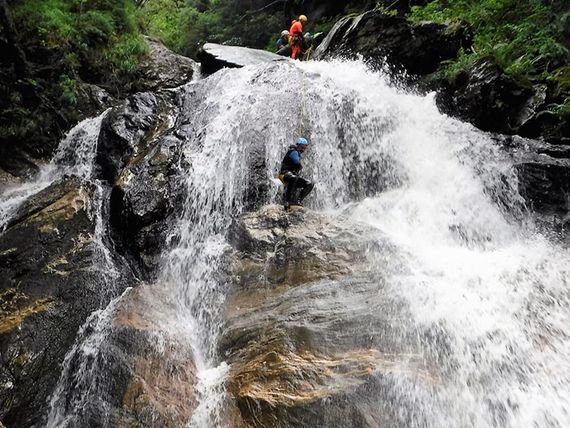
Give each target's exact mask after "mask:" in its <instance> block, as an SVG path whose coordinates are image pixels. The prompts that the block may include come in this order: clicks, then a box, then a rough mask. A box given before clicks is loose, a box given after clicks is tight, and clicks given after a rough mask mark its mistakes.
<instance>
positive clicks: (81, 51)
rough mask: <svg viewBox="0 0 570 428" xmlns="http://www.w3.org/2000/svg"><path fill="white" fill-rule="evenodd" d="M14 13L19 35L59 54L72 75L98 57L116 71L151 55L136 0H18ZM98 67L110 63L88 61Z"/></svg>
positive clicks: (131, 66) (91, 65) (130, 68)
mask: <svg viewBox="0 0 570 428" xmlns="http://www.w3.org/2000/svg"><path fill="white" fill-rule="evenodd" d="M12 15H13V18H14V21H15V22H16V23H17V24H18V29H19V33H20V38H21V39H22V40H27V41H30V42H31V43H34V44H36V43H37V44H39V45H41V46H44V47H46V48H50V49H52V52H55V53H59V55H60V56H61V57H62V58H63V60H62V61H61V66H62V68H63V71H64V72H65V73H67V74H69V75H76V74H77V73H78V70H79V69H80V68H81V67H82V66H84V65H85V64H83V62H85V61H86V60H88V61H89V60H93V59H95V58H97V59H101V58H102V59H103V60H108V61H109V62H110V64H109V65H111V67H112V69H114V70H118V71H121V72H123V71H134V70H135V68H136V64H137V60H138V58H139V57H140V56H141V55H144V54H145V53H146V51H145V50H144V49H143V48H142V46H141V45H142V43H144V41H143V40H142V39H141V38H140V36H139V31H138V26H137V16H136V7H135V4H134V2H133V0H19V1H17V2H16V3H15V4H14V6H13V9H12ZM101 51H104V52H105V55H103V56H101V55H100V54H99V53H100V52H101ZM93 66H95V67H99V68H102V69H104V68H106V67H107V64H105V63H99V64H89V68H93Z"/></svg>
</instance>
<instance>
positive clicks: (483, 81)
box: [437, 60, 536, 134]
mask: <svg viewBox="0 0 570 428" xmlns="http://www.w3.org/2000/svg"><path fill="white" fill-rule="evenodd" d="M534 97H535V90H534V89H533V88H532V86H530V85H525V84H522V83H521V82H520V81H518V80H516V79H514V78H513V77H511V76H508V75H506V74H505V73H504V72H503V71H502V70H501V68H500V67H499V66H498V65H497V64H495V63H494V62H492V61H490V60H484V61H481V62H479V63H476V64H475V65H473V66H472V67H471V68H470V69H468V70H467V71H465V72H462V73H461V74H460V75H459V76H458V77H457V78H456V79H455V80H454V81H453V82H451V83H450V84H449V86H448V87H447V88H444V89H443V90H442V91H441V92H440V93H439V94H438V97H437V103H438V106H439V108H440V109H441V110H442V111H443V112H444V113H448V114H450V115H452V116H455V117H459V118H461V119H463V120H465V121H468V122H470V123H472V124H474V125H475V126H477V127H478V128H480V129H482V130H484V131H492V132H500V133H504V134H513V133H515V132H516V131H517V129H518V128H519V127H520V126H521V125H522V123H523V122H525V121H526V120H527V119H528V118H529V115H530V114H532V112H533V111H534V110H535V109H536V107H534V108H531V105H532V102H533V99H534Z"/></svg>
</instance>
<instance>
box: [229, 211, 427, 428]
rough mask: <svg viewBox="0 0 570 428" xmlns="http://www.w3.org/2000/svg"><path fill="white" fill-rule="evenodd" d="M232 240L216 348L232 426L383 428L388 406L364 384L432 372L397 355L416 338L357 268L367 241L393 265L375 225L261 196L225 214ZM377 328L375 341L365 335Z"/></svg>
mask: <svg viewBox="0 0 570 428" xmlns="http://www.w3.org/2000/svg"><path fill="white" fill-rule="evenodd" d="M232 240H233V242H234V246H235V248H236V250H237V252H236V253H235V254H234V255H233V256H232V261H233V270H232V272H233V275H234V276H233V277H234V278H235V282H236V284H235V287H234V289H233V291H232V292H231V293H230V296H229V298H228V302H227V311H226V315H225V317H226V328H225V329H224V334H223V337H222V339H221V341H220V346H219V351H220V354H221V355H222V358H224V359H225V360H226V361H228V363H230V364H231V371H230V378H229V380H228V390H229V392H230V395H231V398H232V400H233V402H234V405H235V406H236V407H237V408H238V409H239V414H238V415H237V416H234V420H233V421H232V423H231V425H232V426H241V425H243V424H244V423H245V424H248V425H250V426H255V427H263V426H300V427H313V426H330V427H346V426H355V427H356V426H368V425H370V426H390V424H392V425H394V421H395V420H397V418H396V415H392V414H390V413H389V411H387V410H385V409H384V408H383V405H382V402H381V399H380V396H379V394H371V393H370V391H371V390H381V388H382V385H383V384H387V383H390V382H393V381H394V379H395V378H396V377H397V378H398V379H399V381H401V382H404V383H405V382H410V383H415V382H419V383H426V384H429V383H430V382H436V381H437V378H436V376H435V375H432V374H430V373H427V372H426V371H425V370H424V369H420V368H419V367H418V364H417V361H416V360H415V357H413V356H412V357H410V358H407V363H404V364H402V363H401V359H400V358H401V355H400V354H401V353H404V352H409V353H410V354H411V353H412V351H413V349H414V347H415V346H417V344H414V343H413V341H412V340H411V338H407V337H405V335H404V334H403V333H402V332H401V331H398V325H399V324H398V323H393V324H392V322H391V320H392V318H393V317H397V316H399V315H397V314H398V312H399V311H400V310H401V305H400V304H398V302H393V301H390V298H389V297H388V295H382V294H380V295H379V294H378V281H380V282H381V281H382V279H381V276H379V275H376V273H375V272H370V271H367V270H366V269H364V266H365V263H364V262H365V260H366V258H367V257H368V254H369V251H370V250H371V249H372V248H374V250H375V251H379V252H380V253H381V254H385V255H386V256H385V259H384V260H383V262H380V263H379V266H381V267H380V270H382V272H383V273H384V274H387V273H388V272H390V271H391V270H397V269H399V268H400V262H399V261H398V260H397V257H396V256H393V255H394V254H395V253H394V251H392V248H391V245H390V244H389V243H388V242H384V243H383V244H378V242H382V241H381V240H380V241H379V240H378V232H375V231H372V230H370V229H368V228H366V227H364V226H362V225H359V224H354V223H351V222H350V221H349V220H347V219H345V220H343V219H342V218H334V219H333V218H330V217H327V216H326V215H323V214H318V213H314V212H310V211H305V210H294V211H292V212H290V213H286V212H285V211H284V210H283V209H282V208H281V207H277V206H268V207H264V208H262V209H261V210H259V211H258V212H256V213H250V214H246V215H245V216H243V217H242V219H241V220H240V221H238V222H236V224H235V225H234V228H233V231H232ZM400 325H401V324H400ZM355 326H367V327H366V328H364V329H363V328H360V329H358V328H355ZM377 329H378V330H377ZM380 329H382V331H386V334H385V335H384V337H383V338H382V340H381V343H380V342H379V339H378V337H377V336H375V335H369V334H367V331H369V330H374V331H379V330H380ZM346 331H351V332H352V333H351V334H350V335H347V334H345V333H344V332H346ZM355 331H356V332H357V333H354V332H355ZM397 359H400V360H399V361H400V362H399V363H397V362H396V360H397ZM404 359H406V358H404Z"/></svg>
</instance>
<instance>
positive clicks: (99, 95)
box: [77, 83, 117, 118]
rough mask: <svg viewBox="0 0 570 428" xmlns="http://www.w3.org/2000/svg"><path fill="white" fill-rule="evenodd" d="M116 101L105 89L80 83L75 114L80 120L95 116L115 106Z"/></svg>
mask: <svg viewBox="0 0 570 428" xmlns="http://www.w3.org/2000/svg"><path fill="white" fill-rule="evenodd" d="M116 103H117V100H116V99H115V98H114V97H113V96H112V95H111V94H109V92H107V91H106V90H105V89H103V88H101V87H99V86H97V85H91V84H89V83H81V84H80V85H79V90H78V94H77V112H78V113H79V114H80V117H81V118H86V117H92V116H97V115H98V114H101V113H102V112H103V111H104V110H105V109H107V108H109V107H111V106H112V105H114V104H116Z"/></svg>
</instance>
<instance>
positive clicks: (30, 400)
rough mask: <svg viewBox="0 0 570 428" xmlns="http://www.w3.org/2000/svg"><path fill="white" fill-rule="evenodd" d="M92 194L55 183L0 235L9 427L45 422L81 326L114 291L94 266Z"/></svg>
mask: <svg viewBox="0 0 570 428" xmlns="http://www.w3.org/2000/svg"><path fill="white" fill-rule="evenodd" d="M93 192H94V189H93V188H92V187H91V186H89V185H85V184H82V183H80V182H79V180H77V179H73V178H67V179H64V180H62V181H59V182H57V183H54V184H53V185H51V186H49V187H48V188H46V189H44V190H43V191H41V192H39V193H38V194H36V195H35V196H33V197H32V199H31V200H30V201H28V203H27V204H24V205H23V206H22V207H21V208H20V210H19V211H18V212H17V214H16V215H15V216H14V217H13V218H12V220H11V222H10V224H9V225H8V226H7V229H6V230H5V231H4V232H3V233H2V234H1V235H0V278H1V280H0V294H1V296H0V302H1V308H0V314H1V316H0V320H1V321H0V351H1V352H0V355H1V361H0V403H2V404H1V406H0V420H2V421H3V422H4V423H5V424H6V425H7V426H18V427H28V426H32V425H35V426H41V425H43V423H42V417H43V416H44V415H45V409H46V402H47V401H48V398H49V396H50V394H51V393H52V391H53V389H54V387H55V384H56V382H57V380H58V377H59V374H60V364H61V363H62V362H63V359H64V356H65V354H66V352H67V351H68V349H69V348H70V346H71V344H72V343H73V340H74V338H75V335H76V333H77V331H78V329H79V327H80V326H81V325H82V324H83V323H84V322H85V320H86V318H87V316H88V315H89V314H90V313H91V312H92V311H93V310H95V309H97V308H98V307H99V305H100V304H101V302H102V301H103V302H104V300H105V297H102V296H103V295H104V294H105V293H108V295H112V293H113V290H111V289H108V284H107V283H106V280H105V278H106V277H109V272H108V271H105V272H103V271H102V270H99V269H94V268H93V261H94V260H95V259H96V258H97V257H99V256H100V247H99V245H100V244H99V242H98V237H97V236H96V235H97V232H96V225H95V216H94V213H93V204H92V199H93ZM103 270H104V269H103ZM114 286H115V287H117V288H118V289H119V288H120V287H121V285H120V281H119V280H117V281H116V282H115V283H114Z"/></svg>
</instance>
